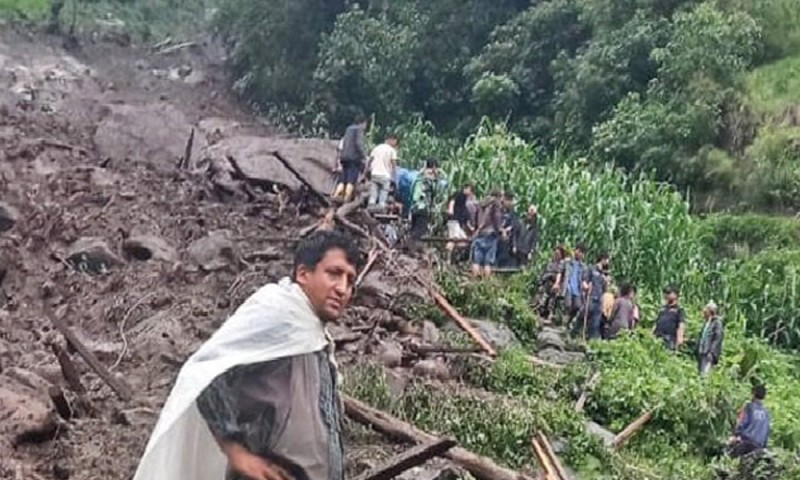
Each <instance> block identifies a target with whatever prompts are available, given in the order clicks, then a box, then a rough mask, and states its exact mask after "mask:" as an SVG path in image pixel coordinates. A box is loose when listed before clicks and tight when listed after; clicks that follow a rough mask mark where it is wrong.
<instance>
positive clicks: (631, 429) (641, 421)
mask: <svg viewBox="0 0 800 480" xmlns="http://www.w3.org/2000/svg"><path fill="white" fill-rule="evenodd" d="M654 412H655V409H653V410H650V411H648V412H645V413H644V414H642V416H640V417H639V418H637V419H636V420H634V421H633V422H631V424H630V425H628V426H627V427H625V429H623V430H622V431H621V432H619V434H617V436H616V437H614V448H615V449H617V448H619V447H621V446H622V445H623V444H624V443H625V442H627V441H628V440H629V439H630V438H631V437H632V436H633V435H634V434H635V433H636V432H638V431H639V430H640V429H641V428H642V427H643V426H644V425H645V424H646V423H647V422H649V421H650V419H651V418H653V413H654Z"/></svg>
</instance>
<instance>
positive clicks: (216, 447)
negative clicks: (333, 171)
mask: <svg viewBox="0 0 800 480" xmlns="http://www.w3.org/2000/svg"><path fill="white" fill-rule="evenodd" d="M357 259H358V250H357V249H356V247H355V246H354V243H353V240H352V239H350V238H348V237H346V236H344V235H342V234H339V233H335V232H315V233H313V234H312V235H310V236H309V237H308V238H307V239H305V240H303V241H302V242H301V243H300V245H299V247H298V249H297V251H296V252H295V256H294V273H293V277H292V279H288V278H285V279H283V280H281V281H280V282H279V283H277V284H268V285H265V286H264V287H262V288H261V289H259V290H258V291H256V292H255V293H254V294H253V295H251V296H250V298H248V299H247V300H246V301H245V303H244V304H242V305H241V306H240V307H239V308H238V309H237V310H236V312H234V314H233V315H232V316H231V317H230V318H229V319H228V320H227V321H226V322H225V323H224V324H223V325H222V327H221V328H220V329H219V330H217V331H216V332H215V333H214V334H213V335H212V336H211V338H210V339H209V340H208V341H206V342H205V343H204V344H203V345H202V346H201V347H200V349H199V350H198V351H197V352H195V353H194V355H192V356H191V357H190V358H189V360H187V362H186V363H185V364H184V366H183V368H181V371H180V373H179V374H178V378H177V380H176V382H175V385H174V386H173V388H172V392H171V393H170V396H169V398H168V399H167V402H166V404H165V405H164V408H163V409H162V411H161V415H160V418H159V420H158V423H157V424H156V427H155V429H154V431H153V434H152V436H151V437H150V441H149V443H148V445H147V448H146V450H145V453H144V456H143V457H142V460H141V462H140V463H139V467H138V469H137V471H136V475H135V477H134V480H160V479H176V480H177V479H192V480H219V479H223V478H224V479H227V480H245V479H247V480H252V479H260V480H278V479H280V480H283V479H289V478H292V479H295V480H301V479H306V480H343V479H344V468H343V465H344V455H343V453H344V452H343V447H342V433H341V426H340V420H341V415H342V412H341V407H340V398H339V393H338V389H337V381H338V380H337V379H338V372H337V367H336V363H335V361H334V359H333V350H334V347H333V341H332V339H331V337H330V335H329V334H328V333H327V330H326V325H327V324H328V323H330V322H337V321H339V320H340V319H341V317H342V315H343V314H344V310H345V308H346V307H347V305H348V303H349V302H350V299H351V298H352V295H353V288H354V287H353V285H354V282H355V278H356V262H357Z"/></svg>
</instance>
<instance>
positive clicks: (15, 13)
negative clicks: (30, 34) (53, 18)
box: [0, 0, 50, 20]
mask: <svg viewBox="0 0 800 480" xmlns="http://www.w3.org/2000/svg"><path fill="white" fill-rule="evenodd" d="M49 9H50V1H49V0H0V17H3V18H12V19H18V18H24V19H31V20H32V19H40V18H44V17H45V15H46V14H47V12H48V11H49Z"/></svg>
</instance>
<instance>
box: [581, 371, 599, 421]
mask: <svg viewBox="0 0 800 480" xmlns="http://www.w3.org/2000/svg"><path fill="white" fill-rule="evenodd" d="M598 381H600V372H595V373H594V375H592V378H590V379H589V381H588V382H586V385H585V386H584V387H583V392H581V396H580V397H578V401H577V402H575V411H576V412H582V411H583V407H584V406H586V400H587V399H588V398H589V393H590V392H591V391H592V390H594V387H595V386H596V385H597V382H598Z"/></svg>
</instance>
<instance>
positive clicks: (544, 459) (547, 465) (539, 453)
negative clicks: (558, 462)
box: [531, 436, 561, 480]
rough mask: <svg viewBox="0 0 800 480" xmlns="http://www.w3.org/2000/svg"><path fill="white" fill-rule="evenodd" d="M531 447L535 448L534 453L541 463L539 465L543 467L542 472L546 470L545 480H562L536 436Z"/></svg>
mask: <svg viewBox="0 0 800 480" xmlns="http://www.w3.org/2000/svg"><path fill="white" fill-rule="evenodd" d="M531 446H533V453H534V454H535V456H536V459H537V460H538V461H539V465H541V466H542V470H544V478H545V480H561V478H559V476H558V473H557V472H556V469H555V466H554V465H553V463H552V462H551V460H550V458H549V457H548V455H547V453H546V452H545V450H544V447H543V446H542V445H541V444H540V443H539V439H538V438H536V437H535V436H534V437H533V441H532V442H531Z"/></svg>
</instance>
